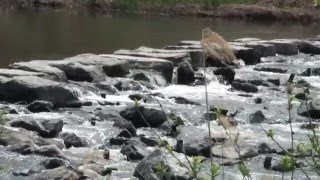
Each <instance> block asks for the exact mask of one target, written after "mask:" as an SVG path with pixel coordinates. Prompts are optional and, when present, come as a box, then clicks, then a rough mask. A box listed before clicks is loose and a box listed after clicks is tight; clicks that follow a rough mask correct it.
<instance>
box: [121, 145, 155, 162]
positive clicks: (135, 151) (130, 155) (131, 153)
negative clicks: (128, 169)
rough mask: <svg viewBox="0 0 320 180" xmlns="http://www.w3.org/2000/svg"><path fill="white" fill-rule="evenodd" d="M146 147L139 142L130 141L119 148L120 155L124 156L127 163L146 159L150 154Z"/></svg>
mask: <svg viewBox="0 0 320 180" xmlns="http://www.w3.org/2000/svg"><path fill="white" fill-rule="evenodd" d="M147 147H148V146H147V145H146V144H144V143H143V142H141V141H139V140H131V141H129V143H128V144H127V145H126V146H124V147H122V148H121V151H120V152H121V154H123V155H126V156H127V159H128V160H129V161H135V160H141V159H143V158H144V157H147V156H148V155H149V154H150V152H149V151H148V149H147Z"/></svg>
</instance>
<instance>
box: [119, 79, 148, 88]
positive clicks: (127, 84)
mask: <svg viewBox="0 0 320 180" xmlns="http://www.w3.org/2000/svg"><path fill="white" fill-rule="evenodd" d="M114 87H115V88H117V90H119V91H130V90H132V91H142V90H143V87H142V86H141V84H140V83H139V82H137V81H133V80H130V79H126V80H122V81H119V82H117V83H116V84H114Z"/></svg>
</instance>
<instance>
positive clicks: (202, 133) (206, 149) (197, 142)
mask: <svg viewBox="0 0 320 180" xmlns="http://www.w3.org/2000/svg"><path fill="white" fill-rule="evenodd" d="M177 138H178V140H181V141H183V147H184V153H185V154H186V155H188V156H205V157H209V156H210V145H209V144H210V141H209V137H208V131H207V130H205V129H203V128H197V127H193V126H184V127H181V128H180V134H179V135H178V137H177ZM212 144H214V143H213V141H212Z"/></svg>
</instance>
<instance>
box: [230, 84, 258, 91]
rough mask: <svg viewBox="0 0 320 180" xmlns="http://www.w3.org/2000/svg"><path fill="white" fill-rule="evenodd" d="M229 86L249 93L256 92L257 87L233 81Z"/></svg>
mask: <svg viewBox="0 0 320 180" xmlns="http://www.w3.org/2000/svg"><path fill="white" fill-rule="evenodd" d="M231 86H232V87H233V88H234V89H236V90H240V91H244V92H249V93H250V92H258V87H257V86H255V85H253V84H250V83H241V82H236V81H233V82H232V84H231Z"/></svg>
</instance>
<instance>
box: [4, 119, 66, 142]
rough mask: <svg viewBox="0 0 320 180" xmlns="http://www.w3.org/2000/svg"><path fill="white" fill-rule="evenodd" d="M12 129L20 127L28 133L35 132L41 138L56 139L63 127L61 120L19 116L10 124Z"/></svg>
mask: <svg viewBox="0 0 320 180" xmlns="http://www.w3.org/2000/svg"><path fill="white" fill-rule="evenodd" d="M10 125H11V126H12V127H20V128H24V129H26V130H29V131H35V132H37V133H39V135H40V136H42V137H46V138H48V137H56V136H57V135H58V134H59V133H60V132H61V131H62V127H63V120H61V119H60V118H48V119H44V118H41V117H33V116H27V115H26V116H20V117H18V118H16V119H15V120H13V121H11V122H10Z"/></svg>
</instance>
